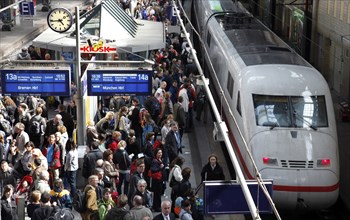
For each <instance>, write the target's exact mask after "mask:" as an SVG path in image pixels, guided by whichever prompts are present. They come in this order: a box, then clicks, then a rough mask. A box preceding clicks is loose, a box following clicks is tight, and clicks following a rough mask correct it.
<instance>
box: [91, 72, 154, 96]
mask: <svg viewBox="0 0 350 220" xmlns="http://www.w3.org/2000/svg"><path fill="white" fill-rule="evenodd" d="M152 74H153V71H150V70H138V69H137V70H87V86H88V95H89V96H109V95H151V94H152Z"/></svg>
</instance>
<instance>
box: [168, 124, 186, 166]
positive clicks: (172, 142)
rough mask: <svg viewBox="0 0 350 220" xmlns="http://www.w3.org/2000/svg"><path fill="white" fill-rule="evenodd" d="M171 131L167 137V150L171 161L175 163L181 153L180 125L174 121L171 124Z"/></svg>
mask: <svg viewBox="0 0 350 220" xmlns="http://www.w3.org/2000/svg"><path fill="white" fill-rule="evenodd" d="M170 127H171V130H170V131H169V132H168V134H167V136H166V137H165V146H164V147H165V148H166V152H167V154H168V155H165V156H169V161H173V160H174V159H175V158H176V157H177V156H178V155H179V152H181V150H182V149H181V137H180V133H179V130H178V124H177V122H176V121H172V122H171V124H170Z"/></svg>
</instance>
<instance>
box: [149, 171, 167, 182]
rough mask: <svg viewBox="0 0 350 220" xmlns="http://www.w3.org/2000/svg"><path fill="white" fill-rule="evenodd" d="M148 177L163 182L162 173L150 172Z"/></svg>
mask: <svg viewBox="0 0 350 220" xmlns="http://www.w3.org/2000/svg"><path fill="white" fill-rule="evenodd" d="M148 176H149V177H151V178H152V179H154V180H162V176H163V175H162V171H158V172H152V170H149V171H148Z"/></svg>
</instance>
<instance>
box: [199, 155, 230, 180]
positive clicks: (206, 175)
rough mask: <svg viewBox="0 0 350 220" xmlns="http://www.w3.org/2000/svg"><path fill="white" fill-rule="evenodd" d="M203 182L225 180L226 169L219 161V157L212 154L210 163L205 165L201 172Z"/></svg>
mask: <svg viewBox="0 0 350 220" xmlns="http://www.w3.org/2000/svg"><path fill="white" fill-rule="evenodd" d="M201 177H202V182H203V181H204V180H225V174H224V170H223V169H222V167H221V166H220V164H219V163H218V157H217V156H216V155H215V154H210V155H209V157H208V163H207V164H206V165H205V166H204V167H203V169H202V172H201Z"/></svg>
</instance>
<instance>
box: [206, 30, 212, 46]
mask: <svg viewBox="0 0 350 220" xmlns="http://www.w3.org/2000/svg"><path fill="white" fill-rule="evenodd" d="M210 41H211V33H210V32H209V31H208V32H207V44H208V47H209V48H210Z"/></svg>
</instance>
